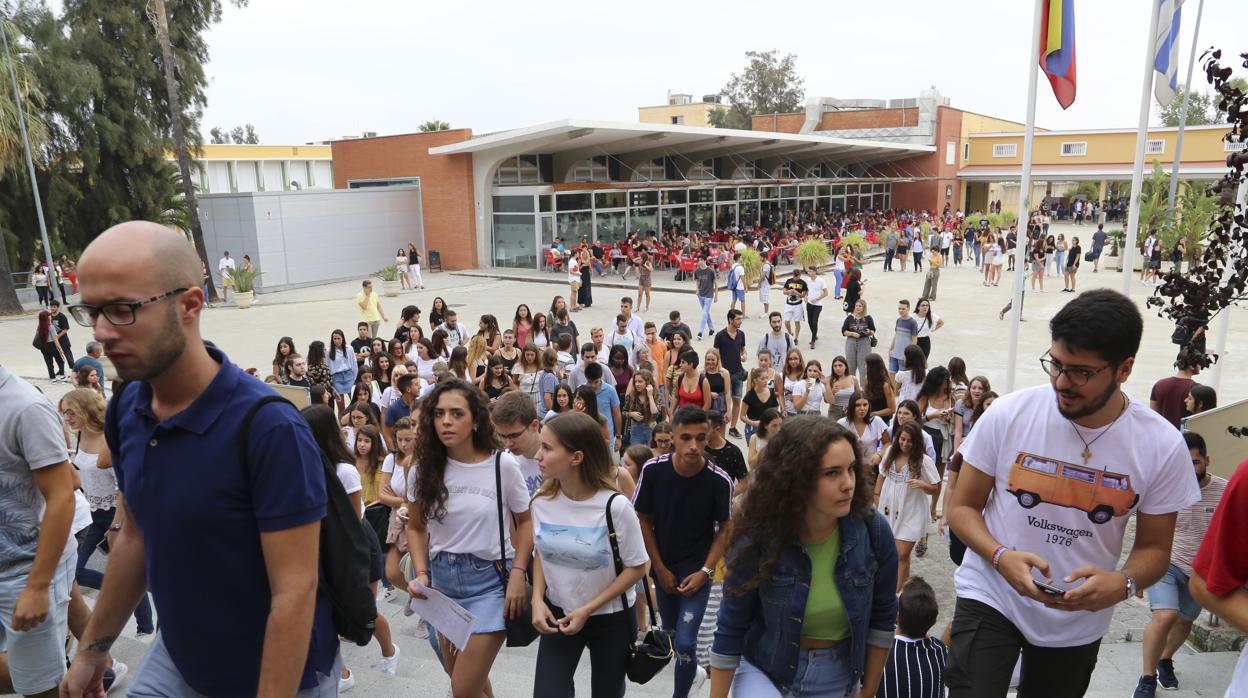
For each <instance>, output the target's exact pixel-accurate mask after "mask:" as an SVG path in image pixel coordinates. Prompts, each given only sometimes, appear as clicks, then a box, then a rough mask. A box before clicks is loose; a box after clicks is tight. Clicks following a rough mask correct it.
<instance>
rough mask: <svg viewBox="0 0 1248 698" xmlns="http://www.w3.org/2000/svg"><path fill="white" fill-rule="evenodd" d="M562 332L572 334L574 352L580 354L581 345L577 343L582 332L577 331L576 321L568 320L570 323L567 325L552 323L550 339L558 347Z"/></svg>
mask: <svg viewBox="0 0 1248 698" xmlns="http://www.w3.org/2000/svg"><path fill="white" fill-rule="evenodd" d="M561 334H570V335H572V353H573V354H579V353H580V351H581V345H579V344H577V343H576V342H577V340H578V339H579V338H580V334H579V333H578V332H577V331H576V323H575V322H572V321H571V320H568V324H566V325H560V324H553V325H551V330H550V341H551V343H553V344H555V345H556V348H558V347H557V345H558V343H559V335H561ZM529 341H532V335H530V339H529Z"/></svg>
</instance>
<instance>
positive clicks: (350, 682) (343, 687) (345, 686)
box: [338, 669, 355, 693]
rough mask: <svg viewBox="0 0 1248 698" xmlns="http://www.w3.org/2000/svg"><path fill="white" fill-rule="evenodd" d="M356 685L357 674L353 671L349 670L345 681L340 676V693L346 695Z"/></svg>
mask: <svg viewBox="0 0 1248 698" xmlns="http://www.w3.org/2000/svg"><path fill="white" fill-rule="evenodd" d="M354 685H355V672H353V671H351V670H350V669H347V678H345V679H344V678H342V675H341V674H340V675H339V676H338V692H339V693H346V692H347V691H350V690H351V687H352V686H354Z"/></svg>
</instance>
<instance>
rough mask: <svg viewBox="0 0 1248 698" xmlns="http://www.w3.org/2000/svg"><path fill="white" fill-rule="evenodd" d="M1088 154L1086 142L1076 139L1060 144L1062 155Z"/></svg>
mask: <svg viewBox="0 0 1248 698" xmlns="http://www.w3.org/2000/svg"><path fill="white" fill-rule="evenodd" d="M1087 154H1088V142H1087V141H1077V142H1073V143H1063V144H1062V157H1080V156H1083V155H1087Z"/></svg>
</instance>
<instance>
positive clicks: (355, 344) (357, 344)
mask: <svg viewBox="0 0 1248 698" xmlns="http://www.w3.org/2000/svg"><path fill="white" fill-rule="evenodd" d="M372 346H373V340H372V339H369V338H367V337H365V338H363V339H361V338H359V337H356V338H355V339H353V340H351V351H353V352H355V362H356V363H357V364H362V363H364V362H363V361H362V360H361V359H360V352H362V351H364V350H365V349H366V348H368V349H369V351H370V352H371V351H372V349H371V348H370V347H372Z"/></svg>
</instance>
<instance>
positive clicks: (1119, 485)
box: [1101, 473, 1131, 492]
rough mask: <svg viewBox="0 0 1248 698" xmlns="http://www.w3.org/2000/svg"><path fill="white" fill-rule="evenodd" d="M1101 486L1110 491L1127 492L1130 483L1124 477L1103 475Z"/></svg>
mask: <svg viewBox="0 0 1248 698" xmlns="http://www.w3.org/2000/svg"><path fill="white" fill-rule="evenodd" d="M1101 484H1102V485H1103V486H1105V487H1108V488H1110V489H1111V490H1122V491H1124V492H1125V491H1127V490H1129V489H1131V483H1130V481H1128V480H1127V476H1126V475H1119V474H1117V473H1104V474H1102V475H1101Z"/></svg>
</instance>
